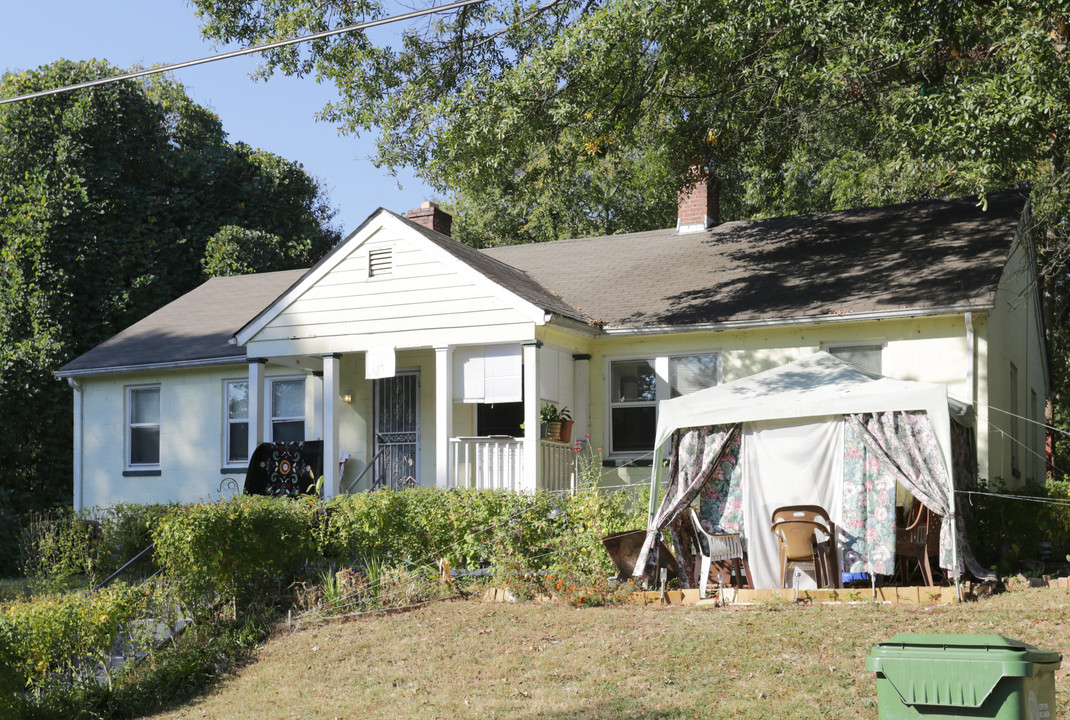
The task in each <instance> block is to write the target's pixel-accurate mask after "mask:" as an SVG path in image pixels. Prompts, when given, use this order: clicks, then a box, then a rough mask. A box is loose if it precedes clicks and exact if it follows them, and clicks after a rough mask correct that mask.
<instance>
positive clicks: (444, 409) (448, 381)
mask: <svg viewBox="0 0 1070 720" xmlns="http://www.w3.org/2000/svg"><path fill="white" fill-rule="evenodd" d="M452 432H453V346H452V345H446V346H445V347H436V348H435V484H436V485H437V486H438V487H440V488H444V487H449V485H450V434H451V433H452Z"/></svg>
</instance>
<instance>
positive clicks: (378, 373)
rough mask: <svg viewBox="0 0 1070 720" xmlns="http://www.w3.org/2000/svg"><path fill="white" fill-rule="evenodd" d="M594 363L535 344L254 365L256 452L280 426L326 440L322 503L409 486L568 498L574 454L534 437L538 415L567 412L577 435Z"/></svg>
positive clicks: (574, 481) (252, 433)
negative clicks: (291, 389)
mask: <svg viewBox="0 0 1070 720" xmlns="http://www.w3.org/2000/svg"><path fill="white" fill-rule="evenodd" d="M384 356H385V357H386V361H385V362H384ZM588 362H589V361H588V359H587V356H574V355H573V353H572V352H570V351H567V350H564V349H561V348H554V347H549V346H544V345H543V344H542V343H539V342H528V343H524V344H521V343H513V344H501V345H465V346H446V347H440V348H433V349H427V348H411V349H393V348H391V349H389V352H384V351H381V350H380V351H378V352H372V351H367V352H346V353H330V354H322V355H318V356H314V355H313V356H274V357H265V358H257V359H250V361H249V385H248V387H249V389H250V391H249V398H248V405H249V446H250V447H254V448H255V447H257V446H258V445H260V443H262V442H264V441H273V440H277V439H278V430H279V429H280V428H281V427H282V424H283V422H284V421H285V422H286V423H288V426H289V427H290V428H291V429H292V427H293V426H294V425H295V424H296V425H297V426H299V427H302V428H303V439H304V440H318V441H322V443H323V458H324V460H325V461H324V464H323V478H324V483H323V487H324V496H325V497H332V496H334V495H337V494H340V493H351V492H363V491H369V490H376V489H380V488H389V489H400V488H404V487H411V486H437V487H444V488H476V489H490V490H512V491H535V490H547V491H555V492H570V491H572V490H574V489H575V488H576V487H577V485H578V482H579V477H578V475H579V474H578V459H579V454H578V453H577V452H576V449H575V447H574V444H573V443H569V442H560V441H555V440H549V439H545V438H540V437H539V435H540V432H539V429H540V409H541V408H542V407H543V406H544V405H546V404H553V405H556V406H558V407H568V408H569V409H570V410H571V412H572V413H573V415H574V418H575V429H576V433H577V436H579V437H582V436H583V435H584V433H585V432H586V428H587V422H586V418H587V416H588V412H587V407H586V406H587V400H586V386H587V379H586V376H587V364H588ZM283 368H287V369H289V370H293V371H295V372H298V373H300V374H299V376H298V378H300V379H299V380H298V379H294V378H287V377H286V376H284V375H282V374H281V373H284V372H288V371H289V370H283ZM280 380H281V381H282V382H288V383H290V384H294V383H298V384H300V383H302V382H303V385H302V387H303V389H304V416H303V418H302V419H299V420H295V414H296V413H298V412H299V410H293V409H291V410H290V411H288V412H289V414H287V411H285V410H283V409H280V403H281V402H283V401H284V400H285V398H282V395H281V394H280V393H278V392H276V391H275V388H276V385H277V384H279V383H280ZM280 398H281V399H280ZM529 398H533V400H529ZM295 402H297V401H295V400H291V404H294V403H295ZM302 421H303V425H302V424H301V423H302ZM526 428H532V429H533V431H531V432H529V431H528V430H527V429H526ZM331 458H337V461H336V462H331V461H329V459H331Z"/></svg>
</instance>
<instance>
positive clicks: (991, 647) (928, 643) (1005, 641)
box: [874, 633, 1063, 663]
mask: <svg viewBox="0 0 1070 720" xmlns="http://www.w3.org/2000/svg"><path fill="white" fill-rule="evenodd" d="M877 648H900V649H902V650H906V649H908V648H938V649H941V650H951V651H963V652H966V651H979V652H982V653H984V655H986V656H994V655H1000V656H1001V657H1003V658H1006V659H1017V660H1027V661H1029V662H1031V663H1052V662H1061V661H1062V659H1063V656H1062V655H1060V654H1059V653H1058V652H1055V651H1054V650H1041V649H1040V648H1038V647H1036V646H1034V645H1030V644H1029V643H1025V642H1022V641H1021V640H1013V639H1011V638H1007V637H1003V636H1002V635H963V634H954V633H899V634H898V635H896V636H895V637H893V638H891V639H890V640H886V641H884V642H882V643H879V644H878V645H877ZM877 648H874V653H876V651H877Z"/></svg>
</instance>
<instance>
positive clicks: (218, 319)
mask: <svg viewBox="0 0 1070 720" xmlns="http://www.w3.org/2000/svg"><path fill="white" fill-rule="evenodd" d="M305 272H306V271H305V270H283V271H281V272H271V273H259V274H257V275H237V276H234V277H218V278H212V279H211V280H209V281H208V282H206V283H204V284H203V285H200V286H199V287H197V288H195V289H193V290H191V291H190V292H188V293H186V294H185V295H183V296H182V297H180V298H178V299H177V300H175V301H173V302H170V303H168V304H167V305H164V306H163V307H162V308H160V309H159V310H157V311H156V312H154V313H152V314H151V315H149V316H148V317H146V318H145V319H143V320H141V321H140V322H137V323H134V324H133V325H131V326H130V327H128V328H127V329H125V330H123V331H122V332H120V333H119V334H118V335H114V336H112V337H111V338H109V339H108V340H105V341H104V342H103V343H101V344H100V345H97V346H96V347H95V348H93V349H92V350H90V351H89V352H87V353H85V354H83V355H80V356H79V357H77V358H75V359H74V360H73V361H71V362H69V363H67V364H66V365H64V366H63V367H62V368H60V369H59V371H58V374H60V375H65V374H68V373H71V372H74V373H77V372H79V371H85V370H98V369H110V368H120V367H131V366H142V365H159V364H162V363H181V362H195V361H198V360H210V359H217V358H220V359H230V358H233V359H235V360H240V359H241V358H244V357H245V348H241V347H238V346H237V345H232V344H230V342H229V341H230V339H231V338H232V337H234V332H235V331H236V330H237V329H238V328H240V327H241V326H242V325H244V324H245V323H246V322H247V321H249V320H251V319H252V318H253V317H255V316H256V315H257V314H258V313H259V312H260V311H261V310H263V309H264V307H265V306H266V305H269V304H270V303H271V302H272V301H273V300H275V298H277V297H278V296H279V295H281V294H282V293H283V292H285V291H286V290H287V289H288V288H289V287H290V286H291V285H293V284H294V283H295V282H297V281H298V280H299V279H301V277H302V276H303V275H304V274H305Z"/></svg>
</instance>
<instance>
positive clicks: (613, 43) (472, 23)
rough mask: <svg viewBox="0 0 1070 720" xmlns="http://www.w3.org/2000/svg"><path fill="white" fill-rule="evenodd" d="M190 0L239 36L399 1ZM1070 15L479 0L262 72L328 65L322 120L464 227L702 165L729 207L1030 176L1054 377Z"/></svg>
mask: <svg viewBox="0 0 1070 720" xmlns="http://www.w3.org/2000/svg"><path fill="white" fill-rule="evenodd" d="M194 4H195V6H196V8H197V12H198V13H199V14H200V16H201V17H202V19H203V28H204V31H205V33H206V35H208V36H209V37H212V38H215V39H218V40H222V41H234V42H238V43H241V44H245V45H251V44H257V43H262V42H266V41H270V40H274V39H277V38H279V37H293V36H296V35H299V34H302V33H304V32H317V31H321V30H327V29H333V28H338V27H342V26H344V25H348V24H352V23H356V22H360V21H361V20H365V19H370V18H378V17H382V16H384V15H387V14H390V13H391V12H396V11H397V10H398V9H399V8H398V6H397V5H395V4H393V3H385V2H383V0H321V1H320V0H318V1H317V2H311V0H285V2H284V1H283V0H194ZM425 4H430V3H425ZM1068 19H1070V6H1068V5H1067V4H1066V3H1065V2H1061V1H1057V0H1041V1H1040V2H1033V3H1012V2H1009V1H1008V0H963V1H961V2H955V3H932V2H921V1H919V0H889V1H888V2H882V3H876V4H875V3H869V2H856V1H855V0H823V1H821V2H814V1H809V0H803V1H802V2H800V1H799V0H761V1H756V0H550V1H549V2H547V1H545V0H543V1H542V2H540V1H539V0H489V1H488V2H485V3H481V4H478V5H473V6H468V7H465V8H462V9H458V10H455V11H451V12H450V13H448V14H443V15H436V16H434V18H433V19H431V20H427V21H424V22H422V23H421V24H420V25H418V26H415V27H411V28H409V29H407V30H404V31H403V32H401V33H400V39H399V40H398V41H397V42H393V41H391V40H390V39H386V36H385V34H383V32H382V31H376V32H377V33H378V34H376V35H375V36H374V37H370V36H368V35H366V34H361V33H351V34H346V35H342V36H337V37H335V38H333V39H324V40H319V41H316V42H314V43H309V44H302V45H301V46H288V47H286V48H282V49H278V50H274V51H271V52H267V53H266V54H265V55H264V56H263V57H264V60H263V65H262V67H261V72H262V73H264V74H270V73H272V72H283V73H287V74H295V75H315V76H316V77H317V78H318V79H326V80H329V81H332V82H334V83H335V84H336V86H337V88H338V99H337V100H336V101H335V102H333V103H331V104H329V105H328V106H327V107H325V108H323V109H322V111H321V115H322V117H324V118H325V119H327V120H329V121H332V122H334V123H336V124H337V125H338V126H339V128H340V129H341V130H342V131H344V132H353V133H363V132H374V133H376V134H377V156H376V161H377V162H378V163H380V164H382V165H384V166H388V167H401V166H409V167H412V168H413V169H414V170H415V171H416V172H417V174H418V175H419V176H421V177H422V178H424V179H425V180H426V181H428V182H429V183H431V184H432V185H434V186H435V187H437V188H438V189H439V190H440V191H441V192H443V193H447V194H448V195H449V196H450V197H451V199H452V201H453V203H454V205H453V206H454V208H456V209H458V210H460V211H461V214H460V216H459V217H458V218H456V219H455V223H454V227H455V229H456V230H455V235H457V236H459V237H461V238H462V239H464V240H466V241H468V242H471V243H473V244H477V245H481V244H487V243H493V242H516V241H531V240H548V239H557V238H561V237H570V236H579V235H587V234H594V233H600V232H607V233H609V232H619V231H629V230H644V229H650V228H653V227H665V226H667V225H671V222H672V209H673V207H674V206H675V200H676V193H677V191H678V190H679V189H680V186H681V183H682V181H681V178H683V177H685V176H686V171H687V169H688V168H690V167H692V166H693V165H695V164H701V165H703V166H705V167H706V168H707V169H708V170H709V171H710V173H712V175H713V177H714V178H715V179H717V180H719V181H720V183H721V215H722V219H725V220H731V219H741V218H750V217H760V216H772V215H784V214H790V213H796V212H812V211H821V210H832V209H843V208H850V207H858V206H865V205H876V204H884V203H889V202H897V201H907V200H915V199H923V198H929V197H940V196H946V195H963V194H976V195H979V196H981V195H983V194H985V193H987V192H991V191H998V190H1005V189H1009V188H1019V189H1022V190H1027V191H1029V192H1030V195H1031V204H1032V211H1033V212H1032V217H1033V220H1034V223H1035V228H1034V230H1035V231H1034V237H1036V238H1037V240H1038V241H1039V246H1040V253H1041V261H1042V264H1043V267H1044V271H1045V278H1046V287H1045V289H1044V290H1045V295H1046V300H1047V318H1046V320H1047V324H1048V330H1049V333H1050V337H1049V340H1050V341H1051V342H1052V346H1053V355H1054V368H1053V370H1054V371H1055V382H1056V388H1057V390H1058V389H1059V388H1062V390H1060V392H1061V393H1062V397H1063V398H1065V397H1066V395H1067V394H1068V393H1070V386H1068V382H1070V381H1068V378H1067V375H1068V374H1070V373H1068V370H1067V362H1066V360H1067V357H1068V355H1070V351H1068V348H1067V345H1068V343H1070V339H1068V338H1066V337H1065V331H1061V328H1063V327H1065V326H1067V325H1070V298H1068V293H1067V264H1068V258H1070V182H1068V181H1070V177H1068V172H1070V170H1068V164H1067V159H1068V158H1067V150H1068V141H1070V91H1068V88H1070V50H1068V47H1067V46H1068V41H1070V27H1068V24H1067V21H1068ZM1059 412H1060V411H1059V410H1058V408H1057V415H1058V413H1059ZM1061 412H1062V414H1063V416H1065V413H1066V411H1065V410H1063V411H1061ZM1064 445H1067V446H1070V443H1064ZM1060 461H1061V462H1062V463H1064V469H1068V468H1066V467H1065V464H1066V463H1070V455H1066V456H1062V457H1061V458H1060Z"/></svg>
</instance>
